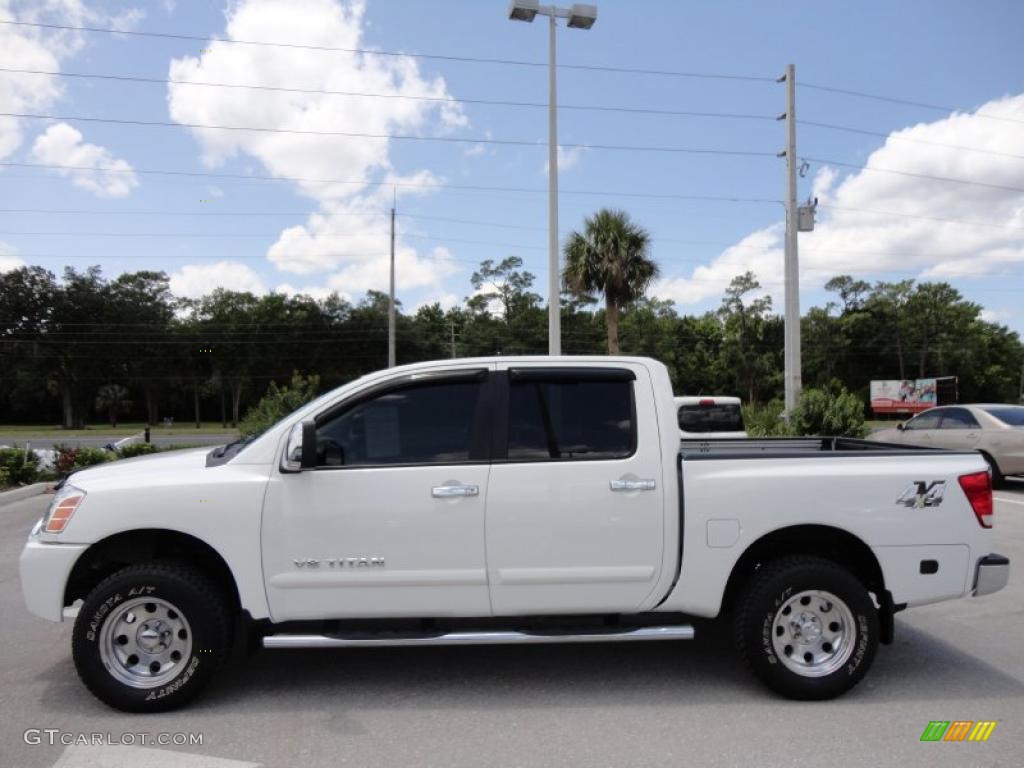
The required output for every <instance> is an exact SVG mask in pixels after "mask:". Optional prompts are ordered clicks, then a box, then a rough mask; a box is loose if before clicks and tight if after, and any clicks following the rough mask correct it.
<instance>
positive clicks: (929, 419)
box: [905, 412, 941, 429]
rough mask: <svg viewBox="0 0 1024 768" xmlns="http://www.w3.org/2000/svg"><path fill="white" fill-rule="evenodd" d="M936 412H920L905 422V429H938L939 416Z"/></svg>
mask: <svg viewBox="0 0 1024 768" xmlns="http://www.w3.org/2000/svg"><path fill="white" fill-rule="evenodd" d="M940 415H941V414H940V413H938V412H933V413H922V414H921V415H920V416H915V417H914V418H912V419H911V420H910V421H908V422H907V424H906V427H905V428H906V429H938V428H939V416H940Z"/></svg>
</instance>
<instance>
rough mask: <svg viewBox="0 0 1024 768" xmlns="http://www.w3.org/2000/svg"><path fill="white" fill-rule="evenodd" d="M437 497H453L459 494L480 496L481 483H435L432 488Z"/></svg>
mask: <svg viewBox="0 0 1024 768" xmlns="http://www.w3.org/2000/svg"><path fill="white" fill-rule="evenodd" d="M430 495H431V496H433V497H434V498H435V499H453V498H456V497H458V496H479V495H480V486H479V485H435V486H434V487H433V488H431V489H430Z"/></svg>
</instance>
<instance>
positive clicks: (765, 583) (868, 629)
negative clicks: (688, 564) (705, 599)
mask: <svg viewBox="0 0 1024 768" xmlns="http://www.w3.org/2000/svg"><path fill="white" fill-rule="evenodd" d="M736 638H737V645H738V647H739V651H740V654H741V655H742V656H743V658H744V659H745V661H746V662H747V664H749V665H750V667H751V669H752V670H753V671H754V674H756V675H757V676H758V677H759V678H760V679H761V680H762V681H763V682H764V683H765V684H766V685H767V686H768V687H769V688H771V689H772V690H774V691H776V692H778V693H781V694H782V695H784V696H787V697H789V698H793V699H829V698H833V697H835V696H839V695H840V694H842V693H844V692H846V691H848V690H849V689H850V688H852V687H853V686H854V685H856V684H857V683H858V682H859V681H860V679H861V678H862V677H863V676H864V674H865V673H866V672H867V670H868V668H869V667H870V666H871V662H872V660H873V659H874V656H875V652H876V650H877V649H878V640H879V625H878V614H877V611H876V609H875V606H874V604H873V603H872V601H871V596H870V595H869V594H868V591H867V589H866V588H865V587H864V585H863V584H861V583H860V581H858V580H857V578H856V577H854V576H853V574H851V573H850V572H849V571H847V570H846V569H845V568H843V567H841V566H839V565H837V564H835V563H833V562H831V561H829V560H825V559H823V558H818V557H810V556H797V557H787V558H783V559H780V560H776V561H774V562H770V563H768V564H767V565H765V566H763V567H762V568H760V569H759V570H757V571H756V572H755V573H754V575H753V577H752V579H751V581H750V583H749V584H748V585H747V588H746V590H745V591H744V593H743V596H742V598H741V600H740V604H739V610H738V612H737V614H736Z"/></svg>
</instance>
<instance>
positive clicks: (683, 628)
mask: <svg viewBox="0 0 1024 768" xmlns="http://www.w3.org/2000/svg"><path fill="white" fill-rule="evenodd" d="M693 634H694V633H693V627H692V626H690V625H689V624H677V625H672V626H667V627H638V628H635V629H628V630H623V631H621V632H607V631H603V632H582V633H579V634H543V633H532V632H514V631H506V630H502V631H496V632H487V631H479V632H448V633H446V634H442V635H403V634H399V633H382V634H380V635H378V636H373V635H365V634H363V635H360V636H349V637H346V636H343V635H286V634H281V635H267V636H266V637H264V638H263V647H264V648H383V647H393V646H417V645H536V644H541V643H615V642H622V641H629V640H633V641H636V640H692V639H693Z"/></svg>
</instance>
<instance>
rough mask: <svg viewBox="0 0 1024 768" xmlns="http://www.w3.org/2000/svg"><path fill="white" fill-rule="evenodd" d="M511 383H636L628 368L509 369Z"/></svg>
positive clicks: (633, 374)
mask: <svg viewBox="0 0 1024 768" xmlns="http://www.w3.org/2000/svg"><path fill="white" fill-rule="evenodd" d="M508 377H509V379H510V380H511V381H635V380H636V374H635V373H633V371H631V370H629V369H628V368H588V367H584V366H580V367H579V368H533V367H530V368H509V369H508Z"/></svg>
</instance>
